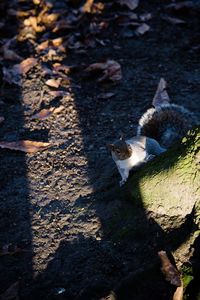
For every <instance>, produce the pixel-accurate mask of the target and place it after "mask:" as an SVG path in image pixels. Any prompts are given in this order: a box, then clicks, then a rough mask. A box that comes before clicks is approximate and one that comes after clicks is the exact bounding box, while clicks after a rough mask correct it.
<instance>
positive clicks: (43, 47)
mask: <svg viewBox="0 0 200 300" xmlns="http://www.w3.org/2000/svg"><path fill="white" fill-rule="evenodd" d="M48 47H49V40H46V41H44V42H42V43H40V44H39V45H37V47H36V51H37V52H38V51H44V50H46V49H47V48H48Z"/></svg>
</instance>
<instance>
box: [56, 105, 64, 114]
mask: <svg viewBox="0 0 200 300" xmlns="http://www.w3.org/2000/svg"><path fill="white" fill-rule="evenodd" d="M64 108H65V107H64V106H63V105H60V106H58V107H55V108H54V110H53V113H54V114H59V113H60V112H61V111H63V109H64Z"/></svg>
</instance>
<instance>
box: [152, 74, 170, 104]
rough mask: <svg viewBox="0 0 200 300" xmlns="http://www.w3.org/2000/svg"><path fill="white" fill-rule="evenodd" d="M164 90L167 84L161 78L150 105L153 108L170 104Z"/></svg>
mask: <svg viewBox="0 0 200 300" xmlns="http://www.w3.org/2000/svg"><path fill="white" fill-rule="evenodd" d="M166 88H167V82H166V81H165V79H164V78H161V79H160V81H159V84H158V87H157V90H156V93H155V95H154V98H153V101H152V105H153V106H154V107H157V106H161V105H163V104H168V103H169V102H170V98H169V95H168V93H167V91H166Z"/></svg>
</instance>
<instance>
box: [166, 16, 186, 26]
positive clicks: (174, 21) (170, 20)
mask: <svg viewBox="0 0 200 300" xmlns="http://www.w3.org/2000/svg"><path fill="white" fill-rule="evenodd" d="M163 20H165V21H167V22H168V23H170V24H173V25H176V24H177V25H178V24H185V23H186V22H185V21H184V20H181V19H178V18H174V17H169V16H163Z"/></svg>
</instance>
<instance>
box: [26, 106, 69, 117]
mask: <svg viewBox="0 0 200 300" xmlns="http://www.w3.org/2000/svg"><path fill="white" fill-rule="evenodd" d="M63 109H64V106H63V105H60V106H59V107H50V108H49V109H42V110H41V111H39V112H38V113H36V114H34V115H33V116H32V117H31V119H39V120H45V119H47V118H48V117H50V116H51V115H52V114H58V113H60V112H61V111H62V110H63Z"/></svg>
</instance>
